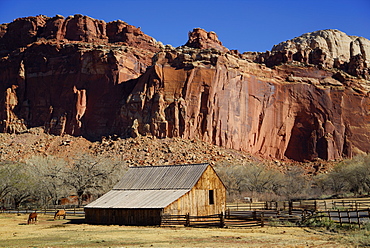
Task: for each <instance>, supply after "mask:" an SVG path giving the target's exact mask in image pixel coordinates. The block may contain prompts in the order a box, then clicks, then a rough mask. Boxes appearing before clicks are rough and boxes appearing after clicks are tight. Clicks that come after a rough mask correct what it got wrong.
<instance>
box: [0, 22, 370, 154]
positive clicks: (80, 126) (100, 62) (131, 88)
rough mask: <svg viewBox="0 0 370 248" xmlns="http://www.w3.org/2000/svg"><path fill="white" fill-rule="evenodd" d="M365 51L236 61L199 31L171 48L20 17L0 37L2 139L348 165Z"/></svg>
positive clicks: (359, 113)
mask: <svg viewBox="0 0 370 248" xmlns="http://www.w3.org/2000/svg"><path fill="white" fill-rule="evenodd" d="M369 44H370V42H369V41H368V40H366V39H364V38H359V37H350V36H346V35H345V34H344V33H342V32H340V31H335V30H324V31H318V32H314V33H310V34H306V35H303V36H301V37H299V38H295V39H293V40H291V41H287V42H283V43H281V44H279V45H276V46H275V47H274V48H273V50H272V51H269V52H266V53H244V54H239V53H237V52H235V51H229V50H228V49H227V48H225V47H223V46H222V43H221V42H220V41H219V40H218V38H217V35H216V34H215V33H213V32H206V31H204V30H202V29H194V30H193V31H192V32H191V33H189V40H188V42H187V43H186V44H185V45H184V46H182V47H178V48H172V47H171V46H163V45H162V44H161V43H158V42H156V41H155V40H154V39H153V38H151V37H149V36H147V35H145V34H143V33H142V32H141V31H140V29H138V28H136V27H134V26H131V25H128V24H126V23H125V22H122V21H115V22H110V23H105V22H104V21H99V20H95V19H92V18H90V17H86V16H82V15H75V16H73V17H68V18H64V17H61V16H56V17H53V18H48V17H44V16H38V17H28V18H21V19H17V20H15V21H14V22H12V23H10V24H3V25H2V26H0V48H1V49H0V55H1V60H0V91H1V92H3V96H4V97H3V98H2V99H3V100H2V101H1V106H2V108H1V110H0V118H1V119H0V120H1V123H0V128H1V131H2V132H15V133H20V132H24V131H25V130H27V129H29V128H32V127H40V126H41V127H44V129H45V131H46V132H48V133H51V134H56V135H63V134H70V135H75V136H79V135H82V136H84V137H87V138H89V139H100V138H101V137H102V136H107V135H113V134H115V135H119V136H121V137H137V136H142V135H153V136H156V137H158V138H166V137H168V138H173V137H180V138H184V139H200V140H203V141H206V142H209V143H212V144H215V145H218V146H222V147H226V148H232V149H238V150H243V151H247V152H250V153H253V154H258V155H261V156H264V157H270V158H277V159H286V158H288V159H292V160H296V161H306V160H307V161H312V160H316V159H325V160H335V159H342V158H344V157H351V156H353V155H354V154H358V153H363V152H370V128H369V125H368V123H370V122H369V121H370V114H369V111H368V109H369V108H370V98H369V91H370V82H369V81H368V75H369V67H368V65H369V63H368V60H369V58H368V54H370V51H369Z"/></svg>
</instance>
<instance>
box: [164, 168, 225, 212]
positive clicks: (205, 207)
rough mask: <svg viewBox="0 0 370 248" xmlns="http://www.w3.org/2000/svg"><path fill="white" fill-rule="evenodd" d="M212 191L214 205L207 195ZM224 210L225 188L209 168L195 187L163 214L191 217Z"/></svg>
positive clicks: (168, 207)
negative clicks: (188, 215) (187, 215)
mask: <svg viewBox="0 0 370 248" xmlns="http://www.w3.org/2000/svg"><path fill="white" fill-rule="evenodd" d="M210 190H213V200H214V203H213V204H210V202H209V201H210V199H209V198H210V197H209V193H210ZM225 208H226V188H225V186H224V184H223V183H222V182H221V180H220V178H219V177H218V176H217V174H216V172H215V171H214V169H213V168H212V167H211V166H208V167H207V169H206V170H205V171H204V173H203V174H202V176H201V177H200V179H199V180H198V182H197V183H196V184H195V186H194V187H193V188H192V189H191V190H190V191H189V192H188V193H186V194H185V195H184V196H182V197H180V198H179V199H178V200H176V201H175V202H173V203H172V204H170V205H169V206H167V207H165V208H164V214H171V215H182V214H187V213H189V214H190V215H192V216H204V215H211V214H219V213H221V212H224V211H225Z"/></svg>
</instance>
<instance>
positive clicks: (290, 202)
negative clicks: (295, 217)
mask: <svg viewBox="0 0 370 248" xmlns="http://www.w3.org/2000/svg"><path fill="white" fill-rule="evenodd" d="M292 210H293V202H292V201H291V200H290V201H289V215H292Z"/></svg>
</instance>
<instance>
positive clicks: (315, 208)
mask: <svg viewBox="0 0 370 248" xmlns="http://www.w3.org/2000/svg"><path fill="white" fill-rule="evenodd" d="M314 210H315V212H316V211H317V201H316V200H315V201H314Z"/></svg>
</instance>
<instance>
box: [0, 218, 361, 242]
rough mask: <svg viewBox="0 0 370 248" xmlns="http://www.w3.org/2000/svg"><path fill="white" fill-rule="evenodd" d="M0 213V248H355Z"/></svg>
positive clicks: (277, 233) (246, 232)
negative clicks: (32, 218) (31, 218)
mask: <svg viewBox="0 0 370 248" xmlns="http://www.w3.org/2000/svg"><path fill="white" fill-rule="evenodd" d="M27 217H28V215H26V214H21V215H17V214H4V213H3V214H0V247H336V248H338V247H356V246H357V245H358V244H359V243H358V242H359V241H358V240H356V238H353V237H352V238H351V235H344V234H340V233H338V232H329V231H326V230H324V229H310V228H298V227H256V228H222V229H221V228H186V227H130V226H115V225H112V226H102V225H87V224H84V223H83V221H84V216H83V215H80V216H78V215H76V216H67V219H65V220H64V219H61V220H55V221H54V220H53V216H51V215H44V214H39V219H38V221H37V223H36V224H30V225H27Z"/></svg>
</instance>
